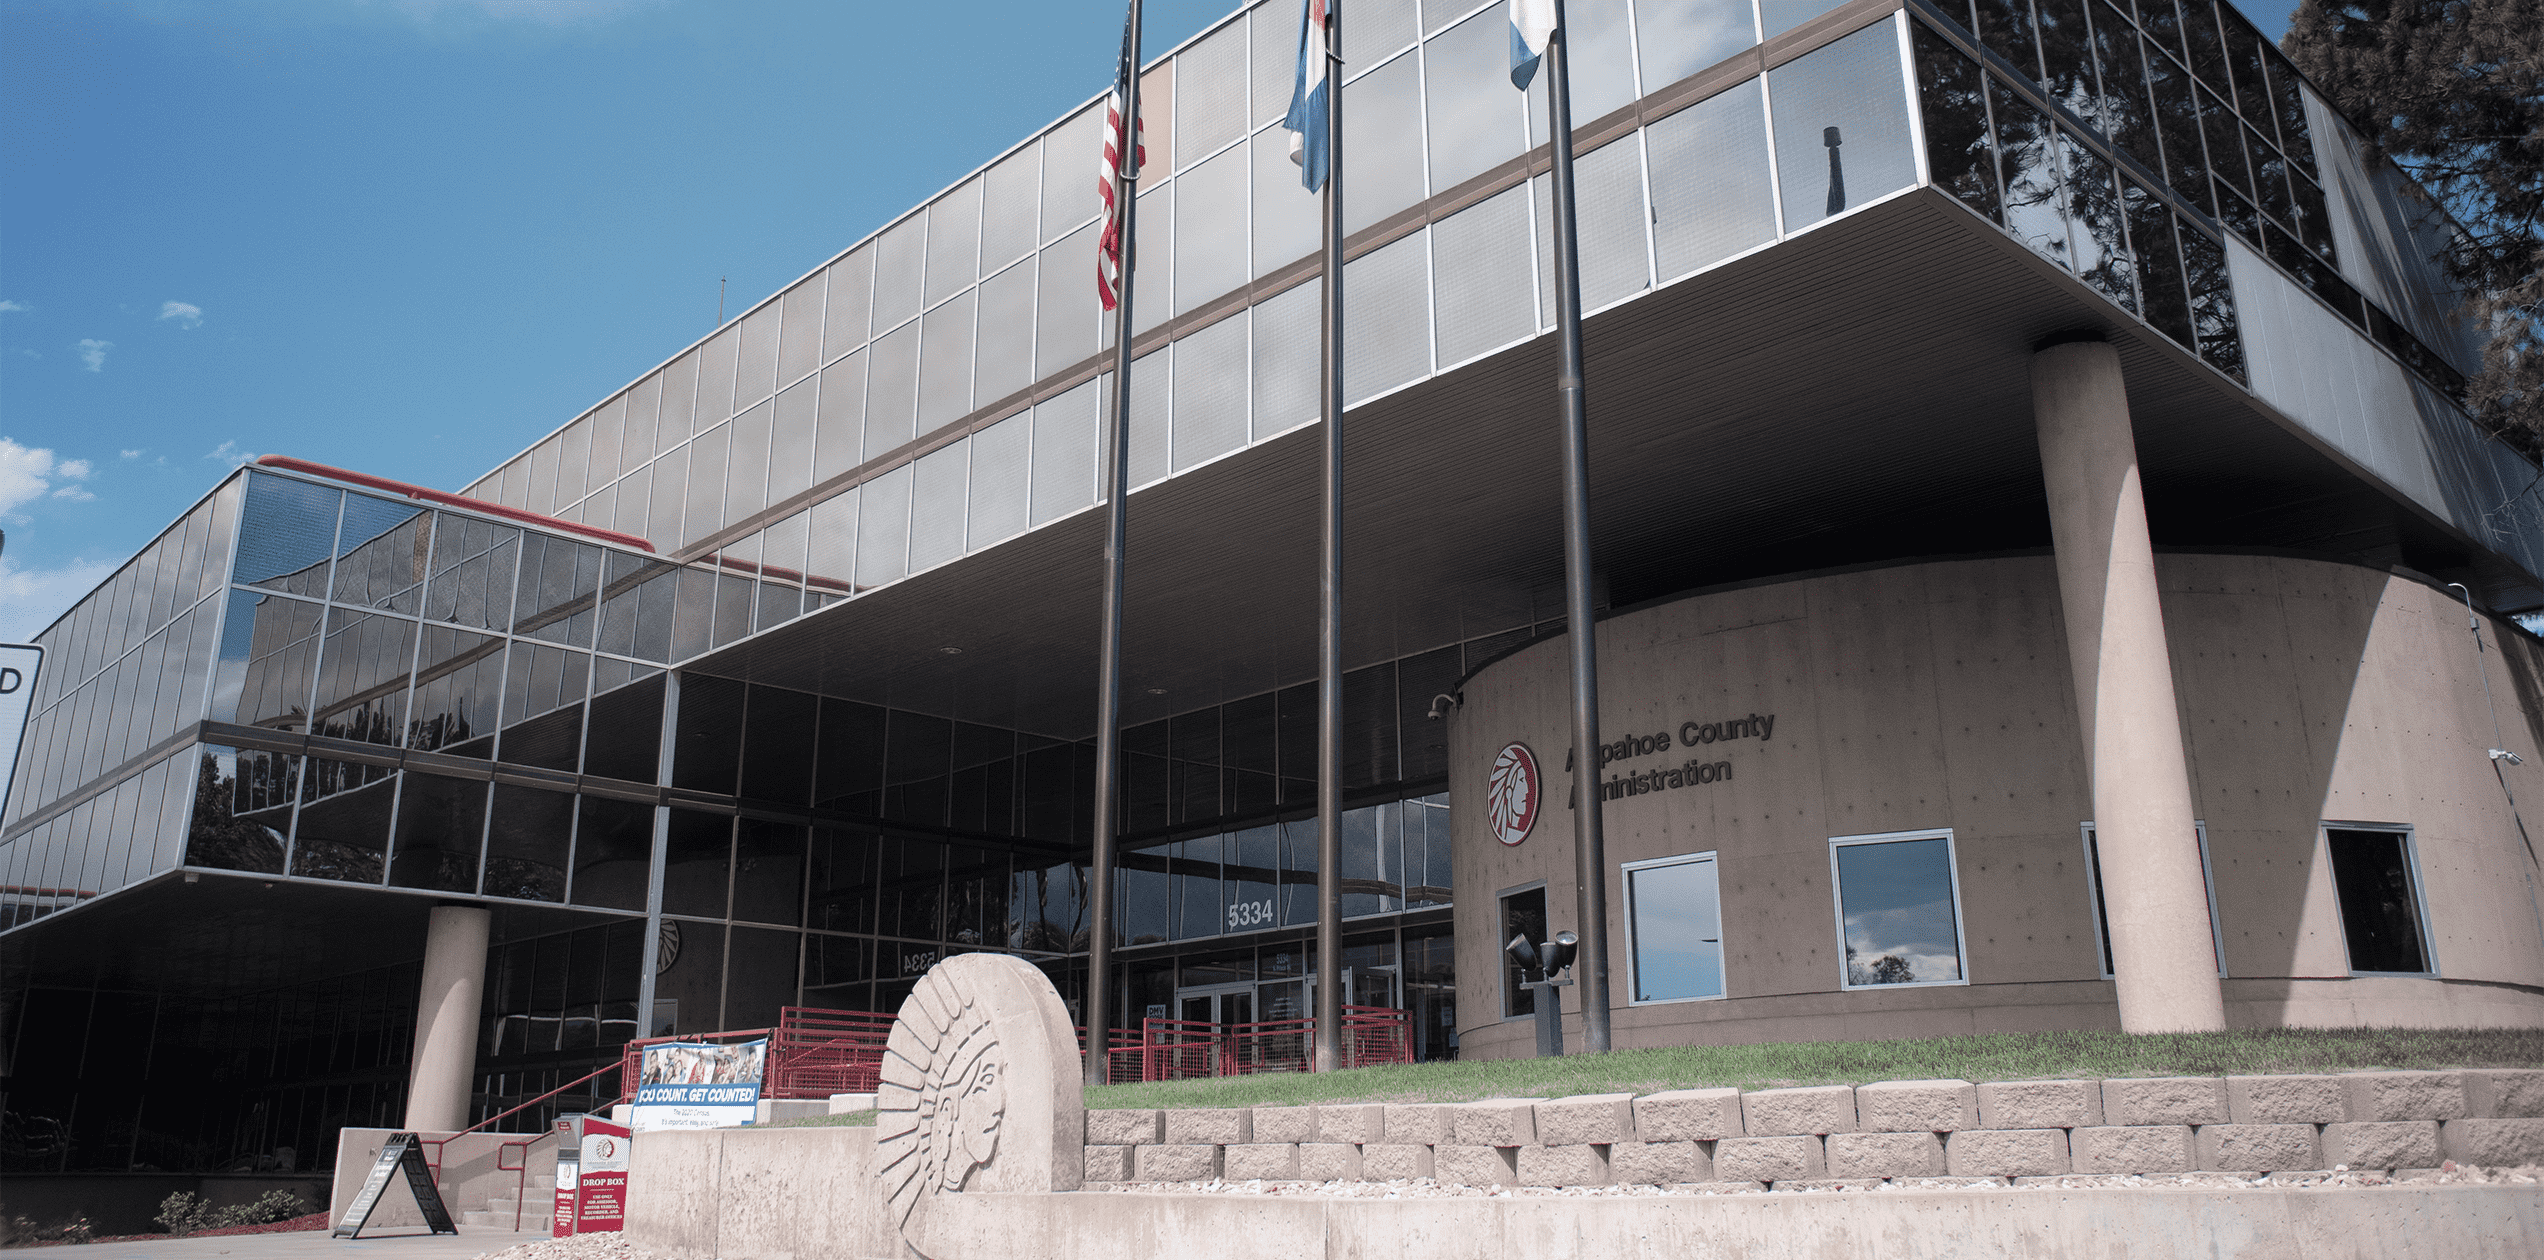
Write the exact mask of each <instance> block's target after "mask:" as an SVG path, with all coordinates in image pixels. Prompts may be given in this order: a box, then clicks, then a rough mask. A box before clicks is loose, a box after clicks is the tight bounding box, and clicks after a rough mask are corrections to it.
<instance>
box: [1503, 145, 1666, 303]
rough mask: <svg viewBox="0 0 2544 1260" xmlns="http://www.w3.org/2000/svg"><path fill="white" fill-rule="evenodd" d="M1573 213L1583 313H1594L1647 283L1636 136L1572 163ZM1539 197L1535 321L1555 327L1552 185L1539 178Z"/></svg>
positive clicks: (1644, 220)
mask: <svg viewBox="0 0 2544 1260" xmlns="http://www.w3.org/2000/svg"><path fill="white" fill-rule="evenodd" d="M1572 170H1573V192H1574V197H1575V202H1574V205H1575V210H1576V213H1577V214H1578V215H1579V216H1580V232H1581V309H1583V310H1585V311H1595V310H1598V309H1599V308H1600V307H1603V306H1606V305H1607V304H1609V303H1611V302H1615V301H1618V300H1620V299H1622V298H1625V297H1628V296H1630V295H1632V294H1633V293H1634V292H1635V291H1636V290H1638V289H1642V288H1644V287H1645V286H1646V285H1648V284H1650V283H1651V274H1652V273H1651V259H1650V257H1649V256H1648V255H1647V254H1645V253H1644V243H1643V229H1644V227H1645V225H1646V223H1647V222H1648V220H1649V216H1648V215H1646V214H1645V213H1644V211H1643V170H1642V161H1641V146H1640V145H1639V144H1637V143H1636V138H1635V137H1634V136H1627V137H1625V138H1624V139H1622V140H1619V141H1617V142H1616V143H1614V144H1611V145H1608V146H1606V147H1605V148H1602V149H1600V150H1599V151H1597V152H1595V153H1591V154H1589V155H1587V156H1585V157H1582V158H1581V159H1580V160H1578V161H1577V162H1575V163H1574V164H1573V168H1572ZM1529 182H1530V184H1531V185H1532V186H1533V188H1534V191H1535V193H1536V197H1537V269H1538V274H1539V275H1542V276H1544V277H1545V278H1546V283H1545V284H1543V285H1541V286H1539V288H1538V291H1537V294H1538V301H1537V305H1538V318H1539V319H1540V320H1542V321H1543V325H1542V326H1544V327H1548V328H1551V327H1553V326H1554V323H1555V244H1554V239H1555V238H1554V226H1555V213H1554V182H1553V181H1552V180H1551V179H1549V178H1548V177H1546V176H1543V175H1540V176H1538V177H1537V178H1536V179H1534V180H1531V181H1529Z"/></svg>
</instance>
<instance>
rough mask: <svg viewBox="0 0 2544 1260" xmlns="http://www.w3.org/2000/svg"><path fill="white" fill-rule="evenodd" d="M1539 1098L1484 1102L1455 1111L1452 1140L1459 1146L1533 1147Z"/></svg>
mask: <svg viewBox="0 0 2544 1260" xmlns="http://www.w3.org/2000/svg"><path fill="white" fill-rule="evenodd" d="M1544 1101H1546V1100H1545V1099H1543V1098H1487V1099H1484V1100H1483V1101H1481V1102H1471V1103H1461V1104H1459V1105H1458V1106H1457V1107H1456V1108H1455V1111H1456V1113H1457V1117H1456V1119H1455V1120H1454V1121H1453V1122H1452V1123H1453V1125H1454V1128H1455V1132H1454V1134H1453V1136H1454V1137H1455V1138H1456V1140H1457V1142H1458V1144H1460V1145H1463V1146H1535V1145H1536V1144H1537V1104H1539V1103H1541V1102H1544Z"/></svg>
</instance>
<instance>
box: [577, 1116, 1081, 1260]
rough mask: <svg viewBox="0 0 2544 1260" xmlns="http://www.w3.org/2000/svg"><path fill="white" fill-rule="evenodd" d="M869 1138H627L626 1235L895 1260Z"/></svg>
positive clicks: (763, 1254)
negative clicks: (629, 1145)
mask: <svg viewBox="0 0 2544 1260" xmlns="http://www.w3.org/2000/svg"><path fill="white" fill-rule="evenodd" d="M874 1140H875V1131H874V1129H872V1128H871V1127H832V1128H801V1129H764V1128H741V1129H701V1130H695V1131H680V1132H658V1133H648V1134H645V1135H643V1136H642V1137H639V1138H638V1139H636V1141H635V1142H634V1143H633V1144H632V1145H631V1147H630V1154H629V1162H628V1170H627V1237H628V1240H629V1241H630V1242H633V1243H635V1244H636V1246H637V1247H638V1248H639V1249H640V1250H644V1251H650V1252H652V1253H654V1254H656V1255H659V1256H667V1257H676V1258H677V1260H719V1258H721V1260H815V1258H816V1257H820V1258H822V1260H830V1258H832V1257H878V1258H880V1257H894V1258H896V1260H897V1258H898V1257H900V1256H901V1255H902V1251H901V1244H900V1240H899V1237H898V1235H897V1233H896V1232H895V1231H894V1230H893V1229H891V1228H889V1227H888V1226H887V1225H886V1223H885V1222H886V1217H885V1208H886V1206H887V1205H886V1203H885V1201H884V1197H883V1182H882V1180H881V1179H880V1178H879V1177H877V1176H876V1175H875V1167H874V1149H875V1145H874ZM951 1197H953V1198H961V1197H964V1196H960V1195H956V1196H951ZM1051 1254H1061V1253H1057V1252H1047V1251H1040V1250H1036V1249H1028V1250H1026V1251H1020V1252H1015V1253H1012V1255H1011V1257H1010V1260H1014V1257H1021V1256H1025V1255H1051Z"/></svg>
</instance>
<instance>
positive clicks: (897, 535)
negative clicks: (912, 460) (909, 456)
mask: <svg viewBox="0 0 2544 1260" xmlns="http://www.w3.org/2000/svg"><path fill="white" fill-rule="evenodd" d="M857 489H858V494H859V497H860V502H859V503H858V505H857V575H856V580H857V585H859V586H881V585H883V584H884V583H886V582H891V581H896V580H898V579H899V578H900V577H901V575H903V574H905V573H908V572H909V571H910V466H909V465H908V464H903V465H902V466H900V467H899V468H895V469H893V470H892V471H890V472H888V473H885V474H883V475H882V476H880V477H877V478H875V479H874V480H872V481H869V482H866V483H865V484H864V485H862V486H859V487H858V488H857Z"/></svg>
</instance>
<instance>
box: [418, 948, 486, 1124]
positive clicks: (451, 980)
mask: <svg viewBox="0 0 2544 1260" xmlns="http://www.w3.org/2000/svg"><path fill="white" fill-rule="evenodd" d="M493 920H494V914H493V912H491V911H489V910H487V909H486V908H485V907H483V906H435V907H433V918H432V923H431V925H430V926H428V927H427V928H426V929H425V931H424V983H423V986H422V993H421V994H420V995H419V996H418V997H417V999H416V1005H415V1062H414V1067H413V1070H412V1071H410V1072H409V1073H408V1075H407V1083H406V1127H407V1128H409V1129H413V1130H416V1131H419V1132H435V1131H438V1132H444V1133H448V1132H454V1131H457V1130H460V1129H465V1128H467V1127H468V1096H469V1088H468V1087H469V1084H470V1078H471V1077H473V1076H475V1075H476V1072H477V1018H478V1015H479V1012H480V1011H481V1010H482V1009H483V1004H484V995H485V992H486V932H487V928H488V927H489V925H490V924H491V923H492V922H493Z"/></svg>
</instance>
